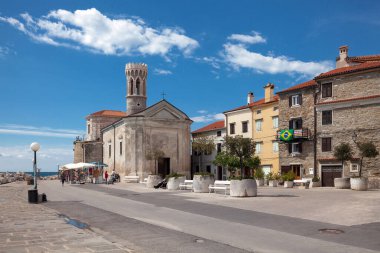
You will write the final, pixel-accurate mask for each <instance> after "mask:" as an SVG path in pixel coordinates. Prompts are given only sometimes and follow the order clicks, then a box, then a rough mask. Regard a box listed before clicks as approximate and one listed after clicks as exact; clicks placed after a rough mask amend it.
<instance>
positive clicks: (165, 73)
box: [154, 69, 173, 76]
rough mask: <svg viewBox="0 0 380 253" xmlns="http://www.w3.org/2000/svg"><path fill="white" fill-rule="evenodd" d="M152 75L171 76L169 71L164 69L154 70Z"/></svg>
mask: <svg viewBox="0 0 380 253" xmlns="http://www.w3.org/2000/svg"><path fill="white" fill-rule="evenodd" d="M154 73H155V74H156V75H164V76H166V75H171V74H173V73H172V72H171V71H170V70H165V69H154Z"/></svg>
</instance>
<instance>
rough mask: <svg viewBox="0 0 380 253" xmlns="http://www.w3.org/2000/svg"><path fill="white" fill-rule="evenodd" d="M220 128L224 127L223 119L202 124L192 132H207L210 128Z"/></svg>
mask: <svg viewBox="0 0 380 253" xmlns="http://www.w3.org/2000/svg"><path fill="white" fill-rule="evenodd" d="M222 128H224V120H221V121H217V122H214V123H211V124H209V125H207V126H204V127H202V128H199V129H198V130H195V131H193V132H192V133H193V134H194V133H202V132H208V131H212V130H216V129H222Z"/></svg>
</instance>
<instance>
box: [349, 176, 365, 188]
mask: <svg viewBox="0 0 380 253" xmlns="http://www.w3.org/2000/svg"><path fill="white" fill-rule="evenodd" d="M350 183H351V189H352V190H356V191H366V190H368V178H366V177H355V178H351V179H350Z"/></svg>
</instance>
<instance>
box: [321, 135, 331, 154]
mask: <svg viewBox="0 0 380 253" xmlns="http://www.w3.org/2000/svg"><path fill="white" fill-rule="evenodd" d="M328 151H331V137H326V138H322V152H328Z"/></svg>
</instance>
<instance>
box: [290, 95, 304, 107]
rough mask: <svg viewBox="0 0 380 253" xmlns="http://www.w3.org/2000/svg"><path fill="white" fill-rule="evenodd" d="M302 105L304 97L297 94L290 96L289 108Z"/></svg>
mask: <svg viewBox="0 0 380 253" xmlns="http://www.w3.org/2000/svg"><path fill="white" fill-rule="evenodd" d="M297 105H302V95H301V94H297V95H293V96H289V107H292V106H297Z"/></svg>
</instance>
